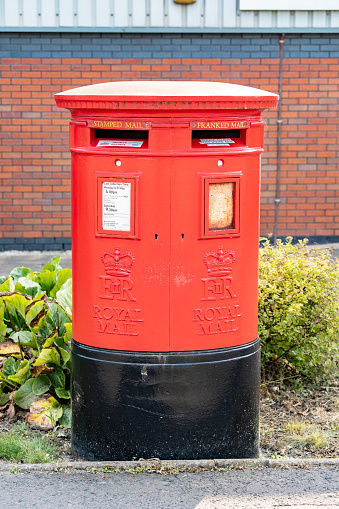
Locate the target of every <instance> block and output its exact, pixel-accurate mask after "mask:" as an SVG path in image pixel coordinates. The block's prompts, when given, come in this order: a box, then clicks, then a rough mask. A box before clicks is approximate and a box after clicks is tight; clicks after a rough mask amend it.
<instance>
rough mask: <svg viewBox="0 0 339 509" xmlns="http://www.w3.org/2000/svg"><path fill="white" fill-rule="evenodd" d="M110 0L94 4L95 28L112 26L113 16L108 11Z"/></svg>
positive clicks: (102, 0) (101, 0) (109, 10)
mask: <svg viewBox="0 0 339 509" xmlns="http://www.w3.org/2000/svg"><path fill="white" fill-rule="evenodd" d="M110 4H111V2H110V0H100V2H95V16H96V26H99V27H109V26H112V24H113V16H111V14H113V13H112V12H111V9H110Z"/></svg>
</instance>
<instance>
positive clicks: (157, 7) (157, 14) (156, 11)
mask: <svg viewBox="0 0 339 509" xmlns="http://www.w3.org/2000/svg"><path fill="white" fill-rule="evenodd" d="M164 14H165V11H164V0H150V26H151V27H163V26H164Z"/></svg>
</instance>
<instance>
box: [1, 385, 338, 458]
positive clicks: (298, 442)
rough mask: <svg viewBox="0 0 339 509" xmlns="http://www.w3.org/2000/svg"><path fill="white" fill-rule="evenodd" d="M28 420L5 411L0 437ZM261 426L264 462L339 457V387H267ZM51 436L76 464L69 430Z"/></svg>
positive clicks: (263, 391) (22, 414)
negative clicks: (7, 413) (270, 459)
mask: <svg viewBox="0 0 339 509" xmlns="http://www.w3.org/2000/svg"><path fill="white" fill-rule="evenodd" d="M25 416H26V413H25V412H23V411H18V412H17V413H16V415H15V416H14V418H12V419H9V418H8V417H7V416H6V413H5V412H4V411H3V412H2V413H0V433H1V432H6V431H9V430H11V429H13V428H15V427H17V425H18V423H20V421H21V422H23V421H24V420H25ZM260 425H261V426H260V427H261V440H260V443H261V457H263V458H335V457H339V383H338V385H332V386H329V387H327V388H318V389H304V390H300V389H299V390H291V389H286V388H283V387H280V386H273V387H272V385H269V386H263V387H262V391H261V413H260ZM35 432H36V433H40V434H41V435H44V434H46V433H47V432H46V431H39V430H36V431H35ZM48 435H49V440H50V441H51V443H54V444H55V445H57V447H58V449H59V451H60V456H59V460H72V459H73V460H74V461H76V459H75V458H72V456H71V449H70V438H71V433H70V430H69V429H65V428H57V429H55V430H54V431H50V432H48ZM0 461H1V458H0Z"/></svg>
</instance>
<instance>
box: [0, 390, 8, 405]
mask: <svg viewBox="0 0 339 509" xmlns="http://www.w3.org/2000/svg"><path fill="white" fill-rule="evenodd" d="M8 402H9V394H8V392H4V393H3V394H1V396H0V406H4V405H6V404H7V403H8Z"/></svg>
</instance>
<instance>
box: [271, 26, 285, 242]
mask: <svg viewBox="0 0 339 509" xmlns="http://www.w3.org/2000/svg"><path fill="white" fill-rule="evenodd" d="M284 42H285V39H284V34H281V37H280V40H279V45H280V62H279V105H278V120H277V179H276V188H275V189H276V191H275V199H274V203H275V214H274V233H273V242H274V246H275V245H276V243H277V236H278V214H279V205H280V166H281V125H282V119H281V103H282V74H283V63H284Z"/></svg>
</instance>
